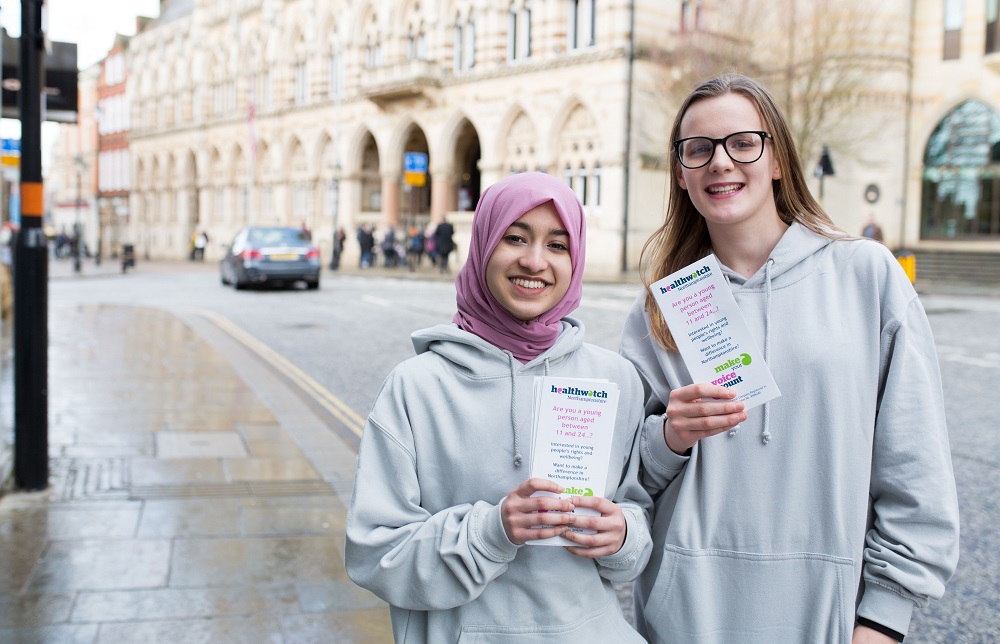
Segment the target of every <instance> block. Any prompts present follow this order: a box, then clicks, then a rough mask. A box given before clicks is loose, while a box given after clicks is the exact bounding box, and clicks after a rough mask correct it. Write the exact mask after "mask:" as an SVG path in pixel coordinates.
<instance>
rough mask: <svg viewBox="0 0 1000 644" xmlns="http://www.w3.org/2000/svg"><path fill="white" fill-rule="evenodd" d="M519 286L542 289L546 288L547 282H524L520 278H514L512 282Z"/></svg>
mask: <svg viewBox="0 0 1000 644" xmlns="http://www.w3.org/2000/svg"><path fill="white" fill-rule="evenodd" d="M510 281H511V282H514V283H515V284H517V285H518V286H523V287H524V288H542V287H544V286H545V282H539V281H538V280H523V279H520V278H517V277H515V278H513V279H511V280H510Z"/></svg>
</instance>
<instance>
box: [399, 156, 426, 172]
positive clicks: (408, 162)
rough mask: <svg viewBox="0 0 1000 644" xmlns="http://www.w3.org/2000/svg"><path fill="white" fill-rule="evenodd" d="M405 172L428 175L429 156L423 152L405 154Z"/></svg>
mask: <svg viewBox="0 0 1000 644" xmlns="http://www.w3.org/2000/svg"><path fill="white" fill-rule="evenodd" d="M403 172H412V173H413V174H427V155H426V154H424V153H423V152H404V153H403Z"/></svg>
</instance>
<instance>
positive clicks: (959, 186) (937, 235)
mask: <svg viewBox="0 0 1000 644" xmlns="http://www.w3.org/2000/svg"><path fill="white" fill-rule="evenodd" d="M920 237H921V239H977V238H978V239H982V238H991V239H997V238H1000V114H997V112H995V111H994V110H993V109H992V108H991V107H990V106H989V105H986V104H985V103H982V102H980V101H975V100H969V101H965V102H964V103H962V104H961V105H959V106H958V107H956V108H955V109H954V110H952V111H951V112H950V113H949V114H948V115H947V116H945V118H944V119H942V120H941V123H940V124H938V126H937V128H936V129H935V130H934V132H933V134H931V136H930V138H929V139H928V141H927V149H926V151H925V153H924V172H923V191H922V197H921V221H920Z"/></svg>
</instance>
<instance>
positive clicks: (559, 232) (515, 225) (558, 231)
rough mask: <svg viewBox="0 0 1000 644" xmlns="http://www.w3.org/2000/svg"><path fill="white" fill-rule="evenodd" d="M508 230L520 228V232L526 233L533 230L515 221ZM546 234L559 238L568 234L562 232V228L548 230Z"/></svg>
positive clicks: (521, 222)
mask: <svg viewBox="0 0 1000 644" xmlns="http://www.w3.org/2000/svg"><path fill="white" fill-rule="evenodd" d="M510 228H520V229H521V230H524V231H527V232H533V231H534V229H533V228H532V227H531V226H529V225H528V224H526V223H524V222H523V221H515V222H514V223H512V224H511V225H510ZM548 234H550V235H557V236H559V237H569V233H568V232H566V231H565V230H563V229H562V228H553V229H551V230H549V233H548Z"/></svg>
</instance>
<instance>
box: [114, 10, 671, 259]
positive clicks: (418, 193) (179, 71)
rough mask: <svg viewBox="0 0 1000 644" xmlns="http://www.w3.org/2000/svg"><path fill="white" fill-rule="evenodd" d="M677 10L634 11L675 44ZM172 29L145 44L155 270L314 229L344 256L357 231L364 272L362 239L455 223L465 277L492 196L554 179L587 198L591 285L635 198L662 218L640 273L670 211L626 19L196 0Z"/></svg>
mask: <svg viewBox="0 0 1000 644" xmlns="http://www.w3.org/2000/svg"><path fill="white" fill-rule="evenodd" d="M661 5H662V3H661V2H658V1H654V0H650V1H648V2H637V3H636V12H637V16H638V14H639V13H641V14H642V16H641V19H642V20H643V24H644V29H643V32H645V33H649V35H650V37H652V35H653V34H654V33H655V32H657V31H661V32H662V31H665V30H666V29H667V22H668V18H669V12H665V11H663V10H662V8H661ZM591 7H596V8H597V13H596V15H594V16H593V19H592V20H591V14H590V9H591ZM168 12H169V8H166V7H165V8H164V11H163V13H162V14H161V17H160V19H158V20H157V21H154V22H153V23H151V24H150V25H149V28H147V29H146V30H144V31H143V32H140V33H139V34H137V35H136V36H135V37H134V38H133V39H132V40H131V42H130V45H129V52H130V69H131V70H132V76H131V77H130V82H129V94H130V102H131V105H132V119H131V133H130V147H131V158H132V170H133V172H132V178H133V187H132V191H131V197H130V200H131V203H130V212H131V216H130V228H129V234H130V235H131V237H132V239H133V240H134V242H135V243H136V244H137V250H138V251H139V252H142V253H144V254H147V255H148V256H150V257H182V256H183V255H184V253H185V252H186V249H187V240H188V239H189V238H190V235H191V232H192V231H193V230H195V229H197V228H204V229H206V230H207V231H208V232H209V235H210V237H211V239H212V240H213V242H224V241H228V240H229V239H231V238H232V236H233V235H234V234H235V233H236V231H237V230H238V229H239V227H241V226H243V225H245V224H248V223H249V224H281V225H290V226H296V227H298V226H300V225H302V224H303V223H304V224H305V225H307V226H308V227H309V228H310V229H311V230H312V231H313V233H314V239H316V240H318V241H319V244H320V247H321V250H322V251H323V254H324V257H327V258H328V257H329V252H330V248H331V245H332V236H333V230H334V227H335V226H336V227H343V228H345V230H346V231H347V232H348V240H349V243H348V244H347V246H346V249H345V257H344V261H347V262H351V261H355V262H356V261H357V257H358V252H357V247H356V244H353V243H350V242H351V240H353V236H354V235H353V232H354V228H355V227H356V226H357V225H359V224H371V225H374V226H376V228H377V229H379V231H380V232H381V231H384V230H385V229H386V228H387V227H388V226H393V227H395V228H397V230H398V231H400V232H405V230H406V229H408V228H410V227H413V226H417V227H424V226H426V225H427V224H428V223H431V222H437V221H441V220H442V219H445V218H446V219H448V220H449V221H451V222H452V223H453V224H454V225H455V228H456V238H457V242H458V259H459V261H462V260H463V259H464V251H465V250H466V249H467V243H466V240H467V239H468V230H469V224H470V221H471V211H472V210H473V209H474V207H475V204H476V202H477V200H478V198H479V195H480V193H481V191H482V189H483V188H485V187H486V186H488V185H490V184H491V183H493V182H495V181H497V180H498V179H500V178H502V177H504V176H506V175H507V174H509V173H511V172H520V171H526V170H542V171H545V172H549V173H552V174H555V175H557V176H563V177H566V180H567V181H570V182H571V184H572V185H573V187H574V189H575V190H576V191H577V193H578V194H579V195H580V198H581V201H583V202H584V203H585V206H586V211H587V214H588V225H589V229H590V235H589V239H590V242H589V246H588V269H589V270H591V272H594V273H611V272H615V271H617V270H620V267H621V264H622V251H623V239H622V238H623V235H622V231H623V217H622V211H623V207H624V200H625V190H624V185H625V182H626V180H628V181H629V182H630V185H631V186H632V191H631V192H632V193H633V195H632V198H631V200H630V204H629V208H630V210H631V211H633V212H640V211H641V212H647V213H649V219H650V222H647V225H646V228H647V230H646V231H643V232H642V234H633V235H630V237H629V240H628V241H629V242H630V244H629V247H626V248H625V252H627V253H628V254H629V256H630V257H632V258H633V261H635V260H636V259H637V257H638V250H639V248H638V246H637V244H641V241H642V240H644V239H645V237H646V236H647V235H648V229H649V228H650V227H651V226H652V225H654V224H655V222H656V220H657V219H658V218H659V213H660V212H662V197H663V183H664V182H663V173H662V167H659V166H657V165H655V164H654V165H653V166H652V167H649V168H648V169H643V167H642V164H641V162H640V161H639V159H641V158H643V157H644V156H645V157H661V156H662V155H663V153H664V150H665V147H666V144H665V141H664V140H663V133H662V129H661V128H658V130H659V131H657V132H654V133H652V135H651V136H639V135H638V132H639V131H640V130H638V129H637V128H635V127H630V124H629V123H628V122H627V121H628V119H627V114H626V107H627V105H628V101H627V95H628V93H629V82H630V81H629V78H630V72H631V78H632V86H633V88H634V87H635V85H636V82H635V79H637V78H640V77H641V75H642V74H643V73H644V69H645V68H647V67H650V66H651V65H653V64H652V63H650V62H648V61H642V60H639V61H635V62H634V63H632V64H631V65H630V62H629V55H628V53H629V51H630V45H631V43H630V40H629V24H630V20H631V16H630V7H629V5H628V3H608V2H593V1H581V2H564V1H555V0H547V1H543V2H538V1H533V2H530V3H525V2H523V1H522V2H516V3H514V4H513V5H511V6H510V7H508V6H506V5H504V6H502V7H501V5H500V4H498V3H490V2H481V1H473V0H458V1H456V2H415V1H410V2H374V3H362V2H336V1H333V0H327V1H323V0H297V1H293V2H284V1H283V2H271V1H270V0H238V1H229V2H225V1H223V2H218V1H216V0H212V1H210V2H209V1H204V2H203V1H202V0H197V1H196V2H194V3H193V4H192V3H189V6H188V7H187V11H184V12H179V11H178V12H175V13H168ZM675 13H676V12H675ZM637 19H638V18H637ZM657 21H659V22H660V23H661V24H660V26H661V29H657V28H656V22H657ZM512 25H513V27H512ZM574 26H575V27H576V29H575V30H573V27H574ZM512 31H513V32H514V33H515V37H511V33H512ZM571 31H572V32H573V33H570V32H571ZM633 93H635V90H634V89H633ZM251 106H252V107H251ZM639 113H640V111H639V108H638V107H637V106H636V107H633V121H634V120H635V119H636V115H637V114H639ZM251 114H252V116H251ZM626 132H631V134H632V136H631V139H632V140H631V141H630V142H629V144H627V143H626ZM407 152H421V153H424V154H427V155H428V158H429V160H428V174H427V176H426V179H425V185H424V186H422V187H421V186H415V185H409V184H408V183H406V181H405V176H404V172H403V170H404V167H403V162H404V155H405V153H407ZM626 158H628V160H629V163H628V164H626V163H625V161H626ZM627 170H628V171H627ZM248 194H249V195H250V198H249V199H248V198H247V195H248ZM636 195H644V196H645V201H647V202H648V203H644V197H639V198H637V197H636ZM629 230H630V232H632V231H634V230H639V228H637V227H634V224H633V227H630V229H629ZM220 252H221V244H220V243H213V244H212V245H211V246H210V247H209V251H208V256H209V257H210V258H211V257H213V256H218V255H219V254H220Z"/></svg>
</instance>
